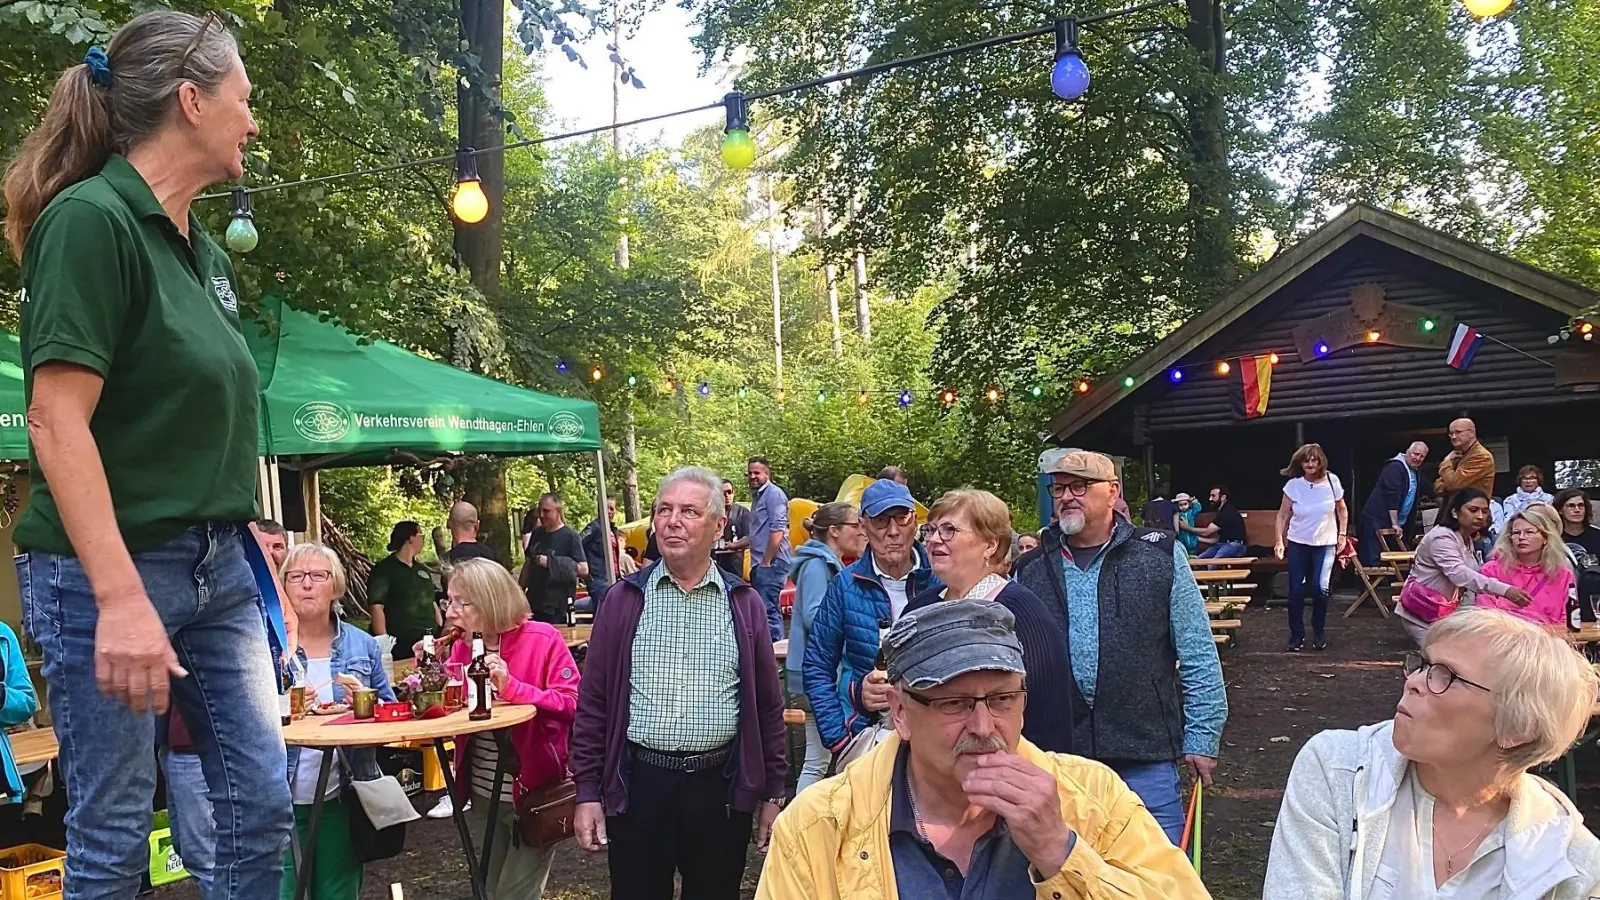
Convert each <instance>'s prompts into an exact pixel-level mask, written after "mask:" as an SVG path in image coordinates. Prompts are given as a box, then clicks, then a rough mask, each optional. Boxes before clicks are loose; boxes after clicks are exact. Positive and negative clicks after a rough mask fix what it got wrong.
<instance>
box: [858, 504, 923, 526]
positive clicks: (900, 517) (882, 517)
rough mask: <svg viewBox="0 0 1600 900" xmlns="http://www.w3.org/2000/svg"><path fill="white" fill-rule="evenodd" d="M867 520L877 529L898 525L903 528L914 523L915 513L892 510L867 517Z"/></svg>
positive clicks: (910, 510)
mask: <svg viewBox="0 0 1600 900" xmlns="http://www.w3.org/2000/svg"><path fill="white" fill-rule="evenodd" d="M867 518H869V519H871V520H872V524H873V525H875V526H877V527H879V528H888V527H889V526H890V525H899V526H901V527H904V526H906V525H910V524H911V523H912V522H914V521H916V518H917V511H916V510H914V509H904V510H893V509H892V510H889V511H888V512H882V513H878V514H877V515H875V516H868V517H867Z"/></svg>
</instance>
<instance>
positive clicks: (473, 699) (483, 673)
mask: <svg viewBox="0 0 1600 900" xmlns="http://www.w3.org/2000/svg"><path fill="white" fill-rule="evenodd" d="M483 657H484V653H483V632H481V631H474V632H473V633H472V663H471V664H470V665H468V666H467V710H468V712H467V718H469V719H472V720H474V721H482V720H483V719H487V718H489V716H490V713H491V710H490V707H492V706H493V705H494V701H493V700H492V699H490V696H489V692H490V690H491V685H490V683H489V663H488V662H486V661H485V660H484V658H483Z"/></svg>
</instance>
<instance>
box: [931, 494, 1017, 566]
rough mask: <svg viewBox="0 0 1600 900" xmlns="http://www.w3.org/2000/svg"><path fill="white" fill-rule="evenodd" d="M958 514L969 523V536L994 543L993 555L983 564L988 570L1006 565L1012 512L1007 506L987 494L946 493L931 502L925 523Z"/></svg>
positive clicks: (1002, 501)
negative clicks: (970, 527)
mask: <svg viewBox="0 0 1600 900" xmlns="http://www.w3.org/2000/svg"><path fill="white" fill-rule="evenodd" d="M957 513H960V514H963V515H965V516H966V517H967V519H968V520H969V521H970V522H971V523H972V533H973V534H975V535H977V536H978V539H979V540H984V541H994V542H995V550H994V553H992V554H990V556H989V558H988V559H987V560H985V562H987V563H988V564H989V565H991V566H997V565H1000V564H1001V563H1003V562H1005V561H1006V557H1007V556H1009V555H1010V553H1011V509H1010V508H1009V507H1007V506H1006V502H1005V501H1004V500H1001V499H1000V498H999V497H996V496H995V495H994V494H991V493H989V492H988V491H983V490H979V489H977V488H957V489H956V490H953V491H946V492H945V494H944V496H942V497H940V498H939V499H938V500H935V501H934V502H933V506H931V507H929V508H928V521H929V522H934V521H937V520H939V519H943V518H945V517H946V516H950V515H955V514H957Z"/></svg>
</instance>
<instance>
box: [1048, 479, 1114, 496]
mask: <svg viewBox="0 0 1600 900" xmlns="http://www.w3.org/2000/svg"><path fill="white" fill-rule="evenodd" d="M1095 484H1105V482H1104V481H1102V480H1101V479H1099V478H1088V479H1085V480H1083V481H1052V482H1050V483H1049V484H1048V485H1046V486H1045V490H1047V491H1049V492H1050V496H1051V497H1052V498H1053V499H1056V500H1059V499H1061V495H1062V494H1071V495H1072V496H1074V497H1082V496H1083V495H1084V494H1087V493H1089V486H1090V485H1095Z"/></svg>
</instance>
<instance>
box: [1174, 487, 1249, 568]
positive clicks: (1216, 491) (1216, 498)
mask: <svg viewBox="0 0 1600 900" xmlns="http://www.w3.org/2000/svg"><path fill="white" fill-rule="evenodd" d="M1206 505H1207V506H1209V507H1211V524H1209V525H1203V526H1200V527H1194V526H1190V525H1183V526H1182V528H1183V530H1184V531H1187V532H1189V533H1191V534H1197V535H1199V536H1200V539H1201V540H1202V541H1207V542H1215V543H1212V544H1211V546H1209V547H1207V548H1206V549H1205V550H1203V551H1201V552H1200V558H1201V559H1213V558H1217V559H1232V558H1235V557H1240V556H1243V555H1244V551H1245V537H1244V516H1242V515H1240V514H1239V510H1237V509H1235V508H1234V505H1233V504H1232V503H1229V502H1228V486H1227V485H1225V484H1219V485H1217V486H1216V487H1214V488H1212V489H1211V496H1210V498H1209V502H1208V503H1207V504H1206Z"/></svg>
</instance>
